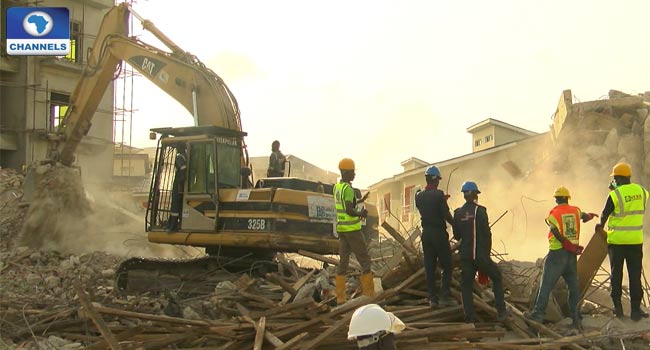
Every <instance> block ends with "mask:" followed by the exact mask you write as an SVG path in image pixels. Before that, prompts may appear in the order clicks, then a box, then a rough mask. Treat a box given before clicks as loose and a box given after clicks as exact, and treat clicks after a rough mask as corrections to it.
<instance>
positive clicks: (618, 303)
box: [614, 300, 625, 318]
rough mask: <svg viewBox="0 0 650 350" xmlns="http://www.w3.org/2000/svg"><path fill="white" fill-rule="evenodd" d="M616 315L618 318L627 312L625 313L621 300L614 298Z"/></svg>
mask: <svg viewBox="0 0 650 350" xmlns="http://www.w3.org/2000/svg"><path fill="white" fill-rule="evenodd" d="M614 315H615V316H616V317H618V318H623V317H625V314H624V313H623V305H622V304H621V301H620V300H614Z"/></svg>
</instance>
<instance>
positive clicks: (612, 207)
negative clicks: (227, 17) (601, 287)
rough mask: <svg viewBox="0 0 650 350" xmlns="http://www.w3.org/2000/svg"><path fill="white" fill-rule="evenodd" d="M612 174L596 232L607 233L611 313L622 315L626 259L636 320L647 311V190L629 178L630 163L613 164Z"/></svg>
mask: <svg viewBox="0 0 650 350" xmlns="http://www.w3.org/2000/svg"><path fill="white" fill-rule="evenodd" d="M611 176H613V177H614V182H613V183H612V184H611V185H610V189H611V191H610V192H609V195H608V196H607V202H606V203H605V208H604V209H603V214H602V215H601V217H600V223H599V224H598V225H596V234H606V235H607V254H608V255H609V264H610V267H611V272H612V276H611V279H610V281H611V288H612V291H611V297H612V302H613V304H614V313H615V314H616V317H619V318H622V317H624V315H623V305H622V304H621V295H622V287H621V284H622V282H623V263H624V262H625V264H626V265H627V274H628V279H629V286H630V308H631V312H630V318H631V319H632V320H633V321H639V320H641V319H642V318H646V317H648V313H647V312H645V311H643V310H641V301H642V300H643V288H642V287H641V271H642V269H643V266H642V260H643V221H644V214H645V209H646V205H647V203H648V197H650V193H648V190H646V189H645V188H644V187H643V186H641V185H639V184H635V183H632V182H631V180H630V178H631V176H632V167H631V166H630V164H627V163H618V164H616V165H615V166H614V168H613V169H612V173H611ZM606 224H607V231H606V232H605V225H606Z"/></svg>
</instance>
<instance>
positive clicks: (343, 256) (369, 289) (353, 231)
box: [333, 158, 375, 304]
mask: <svg viewBox="0 0 650 350" xmlns="http://www.w3.org/2000/svg"><path fill="white" fill-rule="evenodd" d="M339 170H340V171H341V181H340V182H339V183H337V184H335V185H334V190H333V194H334V204H335V206H336V232H337V233H338V236H339V256H340V261H339V266H338V270H337V274H336V279H335V285H336V302H337V303H338V304H343V303H345V301H346V300H347V297H346V293H345V281H346V279H345V273H346V272H347V269H348V264H349V263H350V253H354V256H355V257H356V258H357V260H358V261H359V264H360V265H361V270H362V271H361V276H359V280H360V282H361V290H362V293H363V295H367V296H370V297H372V296H374V295H375V288H374V282H373V275H372V272H371V271H370V255H369V254H368V247H367V245H366V241H365V238H364V237H363V234H362V233H361V219H362V218H365V217H366V216H368V211H367V210H366V209H365V208H364V209H361V210H357V209H356V204H357V199H356V196H355V195H354V189H353V188H352V184H351V183H352V181H353V180H354V176H355V172H354V171H355V165H354V161H353V160H352V159H350V158H343V159H342V160H341V161H340V162H339ZM367 196H368V193H366V195H365V196H364V197H363V198H362V199H361V200H362V201H363V200H365V199H366V198H367Z"/></svg>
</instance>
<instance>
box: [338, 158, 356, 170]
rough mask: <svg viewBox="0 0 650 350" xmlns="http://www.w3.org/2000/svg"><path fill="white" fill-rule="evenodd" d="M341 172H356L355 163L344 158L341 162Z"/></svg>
mask: <svg viewBox="0 0 650 350" xmlns="http://www.w3.org/2000/svg"><path fill="white" fill-rule="evenodd" d="M339 170H354V161H353V160H352V159H350V158H343V159H341V161H340V162H339Z"/></svg>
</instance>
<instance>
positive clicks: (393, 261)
mask: <svg viewBox="0 0 650 350" xmlns="http://www.w3.org/2000/svg"><path fill="white" fill-rule="evenodd" d="M420 235H422V232H421V231H420V229H419V228H416V229H415V230H413V232H412V233H411V235H410V236H409V238H408V240H407V241H408V244H410V245H413V242H415V240H416V239H417V238H418V237H420ZM404 251H406V248H404V247H403V246H402V247H400V248H399V250H398V251H397V252H395V253H394V254H393V256H392V257H391V258H390V260H388V263H387V264H386V265H384V266H382V267H381V269H379V271H378V272H377V276H379V277H383V276H385V275H386V274H387V273H388V272H390V271H391V270H393V269H394V268H395V267H397V266H398V265H399V263H400V261H401V260H402V253H403V252H404Z"/></svg>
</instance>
